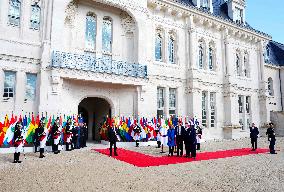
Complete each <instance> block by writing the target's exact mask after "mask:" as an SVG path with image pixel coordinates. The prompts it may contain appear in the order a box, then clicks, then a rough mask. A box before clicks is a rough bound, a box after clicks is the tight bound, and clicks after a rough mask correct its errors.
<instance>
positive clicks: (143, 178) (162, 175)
mask: <svg viewBox="0 0 284 192" xmlns="http://www.w3.org/2000/svg"><path fill="white" fill-rule="evenodd" d="M101 147H105V146H102V145H98V144H89V146H88V147H87V148H84V149H81V150H75V151H71V152H65V151H64V152H61V153H60V154H58V155H54V154H52V153H48V154H46V157H45V158H44V159H39V158H38V155H39V154H38V153H37V154H35V153H29V154H26V159H23V155H21V159H22V160H23V162H22V163H21V164H13V163H11V162H12V161H13V154H0V191H1V192H2V191H3V192H4V191H104V192H105V191H116V192H120V191H121V192H124V191H143V192H145V191H146V192H148V191H191V192H192V191H248V192H251V191H263V192H264V191H265V192H268V191H279V192H283V191H284V138H277V149H278V150H280V151H278V154H277V155H271V154H268V153H264V154H256V155H248V156H241V157H232V158H224V159H217V160H209V161H196V162H190V163H183V164H173V165H164V166H157V167H147V168H138V167H135V166H133V165H130V164H127V163H125V162H122V161H118V160H116V159H114V158H111V157H108V156H106V155H103V154H100V153H98V152H94V151H92V150H91V149H93V148H101ZM247 147H250V141H249V139H241V140H231V141H210V142H205V143H202V146H201V148H202V151H218V150H226V149H239V148H247ZM267 147H268V141H267V138H260V139H259V148H267ZM128 150H133V151H138V152H141V153H145V154H151V155H155V156H160V155H165V154H160V149H157V148H155V147H153V146H148V147H139V148H133V147H131V148H128ZM165 150H167V148H166V149H165ZM169 158H171V157H169Z"/></svg>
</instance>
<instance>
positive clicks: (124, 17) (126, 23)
mask: <svg viewBox="0 0 284 192" xmlns="http://www.w3.org/2000/svg"><path fill="white" fill-rule="evenodd" d="M120 18H121V26H122V28H123V29H124V31H125V33H132V32H134V30H135V22H134V20H133V19H132V17H131V16H130V15H129V14H127V13H126V12H122V13H121V14H120Z"/></svg>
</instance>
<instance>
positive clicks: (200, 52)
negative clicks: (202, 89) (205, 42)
mask: <svg viewBox="0 0 284 192" xmlns="http://www.w3.org/2000/svg"><path fill="white" fill-rule="evenodd" d="M198 65H199V68H200V69H203V67H204V49H203V46H202V44H200V45H199V47H198Z"/></svg>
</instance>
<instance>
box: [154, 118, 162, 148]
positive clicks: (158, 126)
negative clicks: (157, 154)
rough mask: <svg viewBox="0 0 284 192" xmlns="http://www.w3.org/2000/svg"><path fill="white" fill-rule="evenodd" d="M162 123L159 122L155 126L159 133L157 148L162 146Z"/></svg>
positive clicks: (157, 133)
mask: <svg viewBox="0 0 284 192" xmlns="http://www.w3.org/2000/svg"><path fill="white" fill-rule="evenodd" d="M160 129H161V125H160V124H159V123H157V126H156V127H155V132H156V135H157V145H158V147H157V148H161V133H160Z"/></svg>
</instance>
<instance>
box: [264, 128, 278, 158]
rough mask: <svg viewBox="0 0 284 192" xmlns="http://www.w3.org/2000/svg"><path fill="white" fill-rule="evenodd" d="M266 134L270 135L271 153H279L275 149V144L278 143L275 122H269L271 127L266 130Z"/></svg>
mask: <svg viewBox="0 0 284 192" xmlns="http://www.w3.org/2000/svg"><path fill="white" fill-rule="evenodd" d="M266 135H268V140H269V141H270V143H269V150H270V153H271V154H277V153H276V152H275V149H274V146H275V144H276V136H275V131H274V127H273V123H269V128H268V129H267V131H266Z"/></svg>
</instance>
